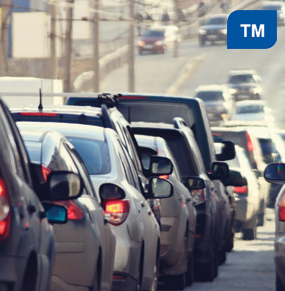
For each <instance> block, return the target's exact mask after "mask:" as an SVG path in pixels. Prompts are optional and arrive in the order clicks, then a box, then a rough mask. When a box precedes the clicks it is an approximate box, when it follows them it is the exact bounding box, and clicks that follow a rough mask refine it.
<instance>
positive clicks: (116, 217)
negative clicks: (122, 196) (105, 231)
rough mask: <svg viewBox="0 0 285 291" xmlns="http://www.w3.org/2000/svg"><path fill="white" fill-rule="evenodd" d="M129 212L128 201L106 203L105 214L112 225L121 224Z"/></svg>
mask: <svg viewBox="0 0 285 291" xmlns="http://www.w3.org/2000/svg"><path fill="white" fill-rule="evenodd" d="M129 212H130V202H129V201H128V200H114V201H107V202H106V205H105V214H106V217H107V218H108V219H109V222H110V223H111V224H113V225H120V224H122V223H123V222H124V221H125V220H126V219H127V217H128V215H129Z"/></svg>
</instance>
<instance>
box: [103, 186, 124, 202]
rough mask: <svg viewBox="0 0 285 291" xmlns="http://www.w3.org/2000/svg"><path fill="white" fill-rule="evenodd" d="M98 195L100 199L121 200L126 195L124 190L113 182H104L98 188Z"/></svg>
mask: <svg viewBox="0 0 285 291" xmlns="http://www.w3.org/2000/svg"><path fill="white" fill-rule="evenodd" d="M99 195H100V198H101V199H102V201H106V200H121V199H124V198H125V197H126V193H125V191H124V190H123V189H122V188H121V187H120V186H118V185H116V184H113V183H104V184H102V185H101V186H100V188H99Z"/></svg>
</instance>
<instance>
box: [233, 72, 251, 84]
mask: <svg viewBox="0 0 285 291" xmlns="http://www.w3.org/2000/svg"><path fill="white" fill-rule="evenodd" d="M229 83H230V84H240V83H256V81H255V80H254V78H253V76H252V75H251V74H241V75H233V76H231V77H230V79H229Z"/></svg>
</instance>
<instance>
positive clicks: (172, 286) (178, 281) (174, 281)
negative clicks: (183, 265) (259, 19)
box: [163, 274, 186, 290]
mask: <svg viewBox="0 0 285 291" xmlns="http://www.w3.org/2000/svg"><path fill="white" fill-rule="evenodd" d="M185 283H186V282H185V274H181V275H172V276H169V275H168V276H166V275H164V279H163V285H164V286H165V287H164V288H165V289H167V290H183V289H184V287H185Z"/></svg>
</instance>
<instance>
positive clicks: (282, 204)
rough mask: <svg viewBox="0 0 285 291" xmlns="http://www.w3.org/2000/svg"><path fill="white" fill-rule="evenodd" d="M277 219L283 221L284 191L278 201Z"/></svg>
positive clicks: (284, 216)
mask: <svg viewBox="0 0 285 291" xmlns="http://www.w3.org/2000/svg"><path fill="white" fill-rule="evenodd" d="M278 212H279V221H285V193H283V195H282V196H281V199H280V203H279V205H278Z"/></svg>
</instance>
